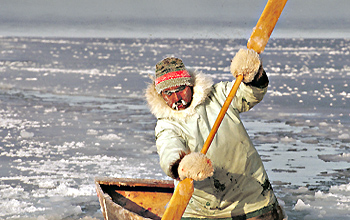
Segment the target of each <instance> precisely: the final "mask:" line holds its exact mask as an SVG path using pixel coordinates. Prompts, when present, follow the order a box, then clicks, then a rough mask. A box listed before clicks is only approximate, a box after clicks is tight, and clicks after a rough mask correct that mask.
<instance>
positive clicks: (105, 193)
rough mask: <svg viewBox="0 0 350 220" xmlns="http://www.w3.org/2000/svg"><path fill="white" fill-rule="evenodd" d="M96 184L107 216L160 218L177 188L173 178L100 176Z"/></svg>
mask: <svg viewBox="0 0 350 220" xmlns="http://www.w3.org/2000/svg"><path fill="white" fill-rule="evenodd" d="M95 185H96V192H97V196H98V198H99V201H100V205H101V210H102V213H103V216H104V218H105V219H106V220H107V219H108V220H111V219H113V220H125V219H128V220H141V219H155V220H160V219H161V217H162V215H163V214H164V212H165V209H166V205H167V203H168V202H169V200H170V198H171V196H172V194H173V191H174V183H173V181H171V180H155V179H129V178H96V179H95Z"/></svg>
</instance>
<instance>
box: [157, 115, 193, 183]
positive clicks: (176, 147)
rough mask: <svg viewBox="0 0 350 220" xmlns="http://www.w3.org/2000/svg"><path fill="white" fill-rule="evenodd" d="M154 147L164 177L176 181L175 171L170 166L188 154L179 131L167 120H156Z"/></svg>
mask: <svg viewBox="0 0 350 220" xmlns="http://www.w3.org/2000/svg"><path fill="white" fill-rule="evenodd" d="M155 136H156V146H157V152H158V155H159V160H160V166H161V168H162V170H163V171H164V172H165V174H166V175H168V176H170V177H171V178H174V179H177V178H178V174H177V170H176V171H175V172H174V170H173V167H172V166H174V165H175V166H176V162H177V161H179V160H181V159H182V157H183V156H184V155H185V154H186V153H189V148H188V147H187V144H186V140H185V139H184V138H183V136H182V135H181V130H180V129H179V128H177V127H176V126H175V125H174V124H173V123H171V122H169V121H167V120H162V119H160V120H158V122H157V126H156V128H155Z"/></svg>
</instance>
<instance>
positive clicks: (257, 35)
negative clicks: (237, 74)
mask: <svg viewBox="0 0 350 220" xmlns="http://www.w3.org/2000/svg"><path fill="white" fill-rule="evenodd" d="M286 3H287V0H269V1H268V2H267V4H266V6H265V9H264V11H263V13H262V14H261V16H260V18H259V20H258V23H257V24H256V26H255V28H254V29H253V32H252V35H251V36H250V38H249V40H248V44H247V47H248V49H253V50H255V51H256V52H257V53H262V52H263V51H264V49H265V46H266V44H267V42H268V41H269V38H270V35H271V33H272V31H273V29H274V28H275V25H276V23H277V21H278V18H279V17H280V15H281V13H282V10H283V8H284V6H285V5H286Z"/></svg>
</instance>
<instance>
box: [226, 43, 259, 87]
mask: <svg viewBox="0 0 350 220" xmlns="http://www.w3.org/2000/svg"><path fill="white" fill-rule="evenodd" d="M260 63H261V62H260V57H259V54H258V53H257V52H255V51H254V50H251V49H240V50H239V51H238V52H237V53H236V55H235V57H234V58H233V59H232V62H231V67H230V70H231V73H232V75H233V76H234V77H237V76H238V75H243V82H244V83H250V82H251V81H253V79H254V77H255V75H256V74H257V73H258V71H259V67H260Z"/></svg>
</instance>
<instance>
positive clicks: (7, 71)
mask: <svg viewBox="0 0 350 220" xmlns="http://www.w3.org/2000/svg"><path fill="white" fill-rule="evenodd" d="M245 44H246V40H244V39H235V40H225V39H203V40H202V39H187V40H186V39H183V40H181V39H80V38H14V37H13V38H11V37H3V38H0V74H1V79H0V134H1V135H0V196H1V200H0V219H25V220H28V219H41V220H44V219H48V220H51V219H54V220H56V219H85V220H89V219H103V217H102V214H101V211H100V207H99V203H98V199H97V195H96V192H95V186H94V178H95V177H97V176H108V177H122V178H125V177H129V178H156V179H168V178H167V177H166V176H165V175H164V174H163V172H162V170H161V169H160V167H159V165H158V156H157V153H156V148H155V141H154V130H153V129H154V126H155V123H156V119H155V118H154V117H153V116H152V115H151V114H150V112H149V110H148V107H147V105H146V102H145V99H144V98H143V91H144V89H145V88H146V86H147V84H148V83H150V80H149V78H148V75H149V74H153V72H154V65H155V63H157V62H158V61H159V60H161V59H162V58H164V57H166V56H171V55H174V56H178V57H180V58H182V59H183V61H184V63H185V65H186V66H188V67H190V68H196V69H198V70H200V71H203V72H205V73H207V74H210V75H211V76H212V77H213V79H214V81H215V82H219V81H223V80H232V76H231V75H230V73H229V69H228V66H229V64H230V59H231V58H232V57H233V55H234V54H235V53H236V52H237V51H238V49H240V48H243V47H245ZM349 51H350V40H345V39H271V40H270V42H269V43H268V45H267V47H266V49H265V51H264V53H263V54H262V59H263V63H264V67H265V70H266V71H267V73H268V75H269V79H270V86H269V90H268V93H267V95H266V96H265V98H264V100H263V101H262V102H261V103H260V104H259V105H258V106H256V107H255V108H254V109H253V110H252V111H250V112H247V113H244V114H241V117H242V120H243V123H244V124H245V127H246V128H247V130H248V133H249V134H250V136H251V138H252V140H253V142H254V144H255V146H256V148H257V149H258V151H259V153H260V155H261V157H262V159H263V161H264V165H265V167H266V170H267V172H268V175H269V178H270V180H271V182H272V184H273V187H274V189H275V192H276V195H277V196H278V197H279V199H280V202H281V204H283V206H284V207H285V210H286V213H287V214H288V216H289V219H329V220H330V219H332V220H334V219H350V211H349V210H350V184H349V180H348V179H349V177H350V164H349V162H350V132H349V131H350V110H349V109H350V87H349V83H350V66H349V65H350V56H349Z"/></svg>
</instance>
